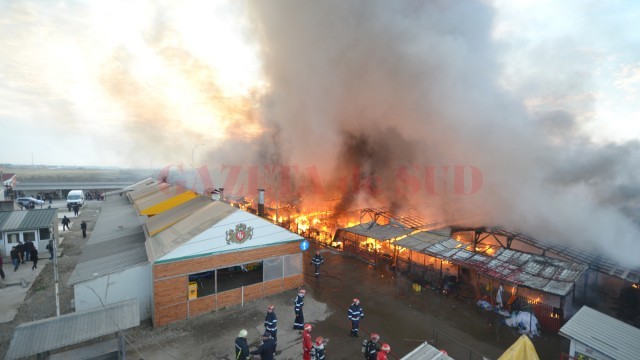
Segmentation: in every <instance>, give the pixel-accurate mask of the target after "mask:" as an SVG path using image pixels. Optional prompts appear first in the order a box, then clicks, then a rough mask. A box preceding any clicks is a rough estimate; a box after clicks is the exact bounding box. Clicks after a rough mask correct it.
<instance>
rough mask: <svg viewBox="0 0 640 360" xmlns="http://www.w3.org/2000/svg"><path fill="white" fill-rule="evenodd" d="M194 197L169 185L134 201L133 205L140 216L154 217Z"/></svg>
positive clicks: (190, 193) (185, 190)
mask: <svg viewBox="0 0 640 360" xmlns="http://www.w3.org/2000/svg"><path fill="white" fill-rule="evenodd" d="M196 196H198V194H196V193H195V192H193V191H191V190H187V189H185V188H184V187H182V186H177V185H169V186H168V187H163V188H162V190H159V191H156V192H154V193H150V194H148V195H147V196H144V197H142V198H139V199H136V200H135V201H134V204H135V207H136V208H137V209H138V213H139V214H140V215H148V216H154V215H157V214H160V213H162V212H164V211H167V210H169V209H171V208H173V207H175V206H178V205H180V204H184V203H185V202H187V201H189V200H191V199H194V198H195V197H196Z"/></svg>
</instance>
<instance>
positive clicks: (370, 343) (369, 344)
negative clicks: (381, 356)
mask: <svg viewBox="0 0 640 360" xmlns="http://www.w3.org/2000/svg"><path fill="white" fill-rule="evenodd" d="M381 347H382V344H380V335H378V334H376V333H371V338H370V339H368V340H364V341H363V342H362V351H363V353H364V354H363V355H364V358H365V359H367V360H376V359H377V358H378V352H379V351H380V348H381Z"/></svg>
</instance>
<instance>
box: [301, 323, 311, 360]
mask: <svg viewBox="0 0 640 360" xmlns="http://www.w3.org/2000/svg"><path fill="white" fill-rule="evenodd" d="M312 329H313V327H312V326H311V324H304V331H303V332H302V360H311V347H312V346H313V342H312V341H311V330H312Z"/></svg>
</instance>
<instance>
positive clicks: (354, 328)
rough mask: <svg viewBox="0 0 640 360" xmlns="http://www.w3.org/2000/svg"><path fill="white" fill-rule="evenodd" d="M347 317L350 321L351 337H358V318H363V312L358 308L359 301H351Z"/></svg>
mask: <svg viewBox="0 0 640 360" xmlns="http://www.w3.org/2000/svg"><path fill="white" fill-rule="evenodd" d="M347 317H348V318H349V320H351V336H353V337H358V336H359V335H358V327H359V325H360V318H363V317H364V310H363V309H362V306H360V300H358V299H353V303H352V304H351V306H349V310H347Z"/></svg>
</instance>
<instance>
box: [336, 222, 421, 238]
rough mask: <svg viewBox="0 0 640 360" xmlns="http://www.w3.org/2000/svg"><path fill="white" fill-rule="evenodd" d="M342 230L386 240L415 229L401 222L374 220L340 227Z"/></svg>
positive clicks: (409, 232)
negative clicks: (386, 222) (390, 222)
mask: <svg viewBox="0 0 640 360" xmlns="http://www.w3.org/2000/svg"><path fill="white" fill-rule="evenodd" d="M339 230H342V231H346V232H350V233H354V234H358V235H362V236H366V237H370V238H372V239H376V240H380V241H385V240H391V239H395V238H397V237H400V236H403V235H407V234H411V233H412V232H413V231H415V230H414V229H409V228H407V227H405V226H403V225H400V224H393V223H392V224H387V225H379V224H377V223H376V222H374V221H370V222H368V223H364V224H358V225H355V226H352V227H349V228H342V229H339Z"/></svg>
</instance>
